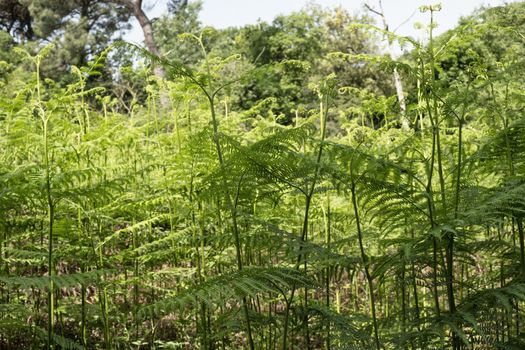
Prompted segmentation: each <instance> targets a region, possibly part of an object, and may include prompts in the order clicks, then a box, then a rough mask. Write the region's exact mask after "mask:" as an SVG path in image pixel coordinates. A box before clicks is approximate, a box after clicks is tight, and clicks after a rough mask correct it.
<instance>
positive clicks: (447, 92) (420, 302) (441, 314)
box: [0, 1, 525, 350]
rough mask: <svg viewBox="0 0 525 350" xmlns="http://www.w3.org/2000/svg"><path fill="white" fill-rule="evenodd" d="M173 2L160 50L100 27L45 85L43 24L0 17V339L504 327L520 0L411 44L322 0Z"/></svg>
mask: <svg viewBox="0 0 525 350" xmlns="http://www.w3.org/2000/svg"><path fill="white" fill-rule="evenodd" d="M9 4H10V5H13V3H9ZM9 4H8V5H9ZM42 4H43V3H41V2H34V3H31V6H32V7H30V8H37V7H38V6H42ZM71 4H72V3H69V2H65V3H63V4H61V5H63V6H58V5H57V8H56V11H55V12H53V11H52V12H53V13H48V17H46V18H43V17H42V18H40V17H39V18H35V22H34V23H35V27H34V29H35V33H44V30H48V31H49V33H51V34H50V35H51V36H53V35H54V34H52V33H53V30H59V29H56V28H55V29H53V28H54V27H55V26H56V25H58V24H57V23H58V22H59V18H62V17H61V16H64V15H67V14H70V13H71V12H67V11H71V9H72V8H73V7H68V6H73V5H71ZM3 5H5V4H3ZM172 5H173V6H175V7H174V8H175V9H177V10H176V11H175V13H174V14H171V15H170V16H168V17H164V18H162V19H160V20H159V21H157V22H156V24H155V27H156V30H157V31H158V32H157V33H158V34H159V37H158V38H160V41H159V43H161V50H160V52H161V55H156V54H154V53H152V52H150V51H147V50H145V49H142V48H140V47H137V46H133V45H129V44H124V43H119V44H115V45H114V46H112V47H110V48H109V49H107V50H104V51H102V52H101V53H99V54H98V55H94V56H92V58H93V60H92V61H91V62H89V63H87V64H84V65H81V66H78V67H77V66H72V68H71V71H70V75H69V77H68V82H67V83H64V84H60V83H57V82H55V81H53V80H52V79H51V78H49V77H48V75H47V73H46V68H45V67H46V65H47V63H46V62H47V61H46V60H47V59H53V57H54V56H53V55H54V54H56V53H57V51H55V50H54V48H53V47H51V46H50V47H46V48H44V49H43V50H42V51H41V52H40V53H39V54H38V55H36V56H33V55H31V54H30V53H29V52H28V51H24V50H22V49H21V48H20V47H14V42H13V40H11V39H10V38H8V37H7V36H5V35H4V36H3V37H2V38H0V45H1V46H2V47H4V48H6V50H5V51H2V52H1V53H0V55H1V56H0V62H2V63H0V79H1V80H0V81H1V83H0V90H1V94H0V212H1V213H2V215H0V301H1V303H0V347H1V348H13V347H15V346H18V347H24V348H55V349H58V348H64V349H82V348H86V349H95V348H104V349H121V348H124V349H130V348H137V349H149V348H152V349H153V348H158V349H165V348H175V349H177V348H185V349H197V348H199V349H216V348H223V349H241V348H251V349H276V348H284V349H289V348H290V349H292V348H293V349H307V348H310V349H316V348H325V349H327V350H329V349H374V348H375V349H378V350H379V349H385V350H386V349H451V350H459V349H520V348H523V324H524V322H523V319H524V316H525V314H524V312H523V310H524V309H523V305H524V303H525V285H524V278H525V238H524V237H525V233H524V229H523V218H524V217H525V215H524V213H525V211H524V208H525V203H524V200H523V198H525V196H524V195H525V185H524V184H525V181H524V179H523V176H524V175H525V168H524V166H525V156H524V154H525V139H524V136H523V135H525V133H524V125H525V124H524V119H523V115H522V114H523V113H522V111H523V108H524V102H525V99H523V93H522V91H523V88H524V81H523V78H522V77H523V74H521V73H523V70H524V69H523V68H524V64H523V58H522V55H521V51H520V50H521V46H520V45H519V44H518V43H522V41H519V40H522V37H521V36H520V35H519V33H520V32H521V27H520V26H521V25H522V24H523V23H521V20H520V17H518V16H516V17H514V16H513V13H518V14H519V13H521V12H520V11H521V8H522V6H521V5H522V4H512V5H508V7H501V8H499V9H492V10H486V11H482V12H479V13H477V14H475V17H473V18H471V20H470V21H469V22H468V23H467V22H465V23H464V25H462V26H460V27H458V28H457V29H456V30H454V31H451V32H449V33H446V34H444V35H443V36H441V37H439V38H432V40H429V42H428V44H426V45H423V44H420V43H418V42H416V41H414V40H412V39H410V38H403V37H398V36H396V35H394V34H391V33H385V32H384V31H381V30H376V29H374V28H373V26H371V25H370V24H369V23H368V22H369V20H368V19H367V18H354V17H353V16H350V15H349V14H348V13H346V12H345V11H344V10H342V9H335V10H333V11H332V10H330V11H328V10H322V9H320V8H318V7H315V6H312V7H309V8H307V9H306V10H304V11H301V12H298V13H295V14H292V15H290V16H281V17H279V18H277V19H276V20H275V21H273V22H272V23H270V24H268V23H261V24H260V25H258V26H247V27H244V28H240V29H235V28H231V29H228V30H225V31H215V30H212V29H210V28H208V29H204V30H201V28H200V27H199V24H198V21H197V14H198V10H199V6H200V5H199V4H198V3H196V4H195V3H193V4H192V3H190V4H184V2H178V1H174V2H172ZM28 6H29V5H28ZM100 6H102V3H101V5H100ZM104 6H105V5H104ZM104 6H102V7H100V8H98V9H99V10H102V9H104V8H106V7H104ZM177 6H181V7H177ZM106 9H107V8H106ZM3 10H4V8H3V7H0V19H3V18H4V17H2V16H3V14H4V12H2V11H3ZM426 10H427V12H429V15H433V14H434V12H435V11H437V10H438V8H437V7H427V8H426ZM47 11H51V9H48V10H47ZM512 11H514V12H512ZM43 12H45V11H43ZM72 20H73V19H72ZM472 20H476V21H477V22H472ZM17 21H22V22H16V27H13V30H15V31H20V30H27V27H24V23H23V18H19V19H17ZM465 21H466V20H465ZM354 22H362V24H360V25H351V24H352V23H354ZM24 28H26V29H24ZM46 28H47V29H46ZM37 29H38V30H37ZM183 30H184V31H188V33H187V34H185V35H182V36H180V37H179V36H175V35H172V33H173V32H172V31H183ZM374 30H375V33H376V34H373V33H374V32H373V31H374ZM68 31H69V29H68ZM69 32H70V33H73V32H74V31H73V30H71V31H69ZM55 33H56V32H55ZM383 34H386V35H387V37H388V38H389V39H391V40H399V41H402V42H410V43H411V44H413V46H414V49H413V52H412V54H411V55H410V56H407V57H404V58H403V60H402V62H398V61H394V60H392V58H390V57H389V56H383V55H380V54H378V53H380V51H378V47H377V46H376V45H377V44H375V40H376V39H377V38H379V37H380V36H381V35H383ZM489 34H490V35H492V37H497V38H498V39H497V40H498V43H491V42H489V41H487V40H486V35H489ZM35 35H37V34H35ZM38 35H40V34H38ZM175 39H176V41H175ZM179 40H182V43H183V45H182V46H178V43H179ZM102 42H103V40H101V41H100V44H102ZM500 44H501V45H500ZM59 47H60V45H59ZM59 50H60V49H59ZM110 50H115V54H121V53H125V55H124V57H122V59H121V62H123V66H122V67H120V68H119V69H120V72H121V75H120V76H119V77H118V79H117V80H116V81H115V85H114V86H113V87H112V86H110V85H107V84H98V83H97V80H96V79H98V77H100V76H101V75H102V76H103V75H104V74H105V71H106V69H108V68H107V65H108V56H110ZM89 56H90V55H89ZM139 56H140V57H143V59H142V61H141V60H137V59H136V57H139ZM46 57H47V58H46ZM90 57H91V56H90ZM65 61H66V62H67V63H68V65H72V64H73V63H75V62H74V60H73V59H72V58H71V57H70V58H67V59H66V60H65ZM78 62H79V61H78ZM150 66H156V67H162V68H163V69H164V72H165V73H166V75H165V79H159V78H158V77H155V78H152V77H151V76H150V71H149V68H150ZM394 69H395V70H396V71H398V72H400V73H401V74H403V77H404V78H405V79H406V81H408V82H409V87H408V90H407V91H406V92H407V95H408V97H409V98H408V102H409V105H408V108H407V118H409V120H410V121H411V123H410V124H411V125H410V126H411V127H410V128H409V129H408V130H405V129H401V123H400V115H399V112H398V108H397V106H396V104H397V99H396V96H393V91H392V87H391V84H390V82H389V80H391V79H390V74H392V72H393V71H394Z"/></svg>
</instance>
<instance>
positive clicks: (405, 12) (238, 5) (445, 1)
mask: <svg viewBox="0 0 525 350" xmlns="http://www.w3.org/2000/svg"><path fill="white" fill-rule="evenodd" d="M190 1H191V0H190ZM310 2H312V1H311V0H204V1H203V8H202V11H201V13H200V20H201V22H202V23H203V25H204V26H212V27H215V28H226V27H229V26H234V27H239V26H243V25H245V24H253V23H257V21H258V20H259V19H260V20H263V21H267V22H271V21H272V20H273V18H275V16H277V15H279V14H289V13H291V12H293V11H297V10H300V9H301V8H303V7H305V6H306V5H307V4H308V3H310ZM313 2H314V3H316V4H319V5H321V6H323V7H327V8H333V7H336V6H339V5H341V6H342V7H343V8H345V9H347V10H348V11H349V12H350V13H356V12H358V11H363V9H364V8H363V3H364V1H363V0H316V1H313ZM367 2H368V4H370V5H372V7H377V4H378V0H367ZM505 2H507V3H508V2H512V0H511V1H508V0H507V1H504V0H441V1H439V0H434V1H432V0H430V1H428V0H383V9H384V12H385V14H386V17H387V21H388V22H389V26H390V29H394V28H396V27H398V26H399V25H401V24H402V23H403V22H405V21H406V20H407V19H408V18H410V19H409V21H408V22H407V23H405V24H404V25H402V26H401V27H400V28H399V29H398V30H397V33H398V34H401V35H409V36H412V37H415V38H420V37H421V35H422V33H421V32H420V31H419V30H417V29H415V28H414V23H416V22H421V23H428V16H429V15H428V13H420V11H419V10H418V8H419V7H420V6H422V5H430V4H436V3H441V5H442V8H443V9H442V10H441V12H439V13H437V14H436V17H435V20H436V22H437V23H438V28H437V29H436V30H435V32H436V34H439V33H442V32H444V31H446V30H448V29H451V28H453V27H454V26H455V25H456V24H457V22H458V20H459V18H460V17H461V16H466V15H469V14H470V13H472V11H474V10H475V9H477V8H479V7H480V6H482V5H485V6H497V5H502V4H504V3H505ZM166 3H167V0H146V1H145V4H146V7H145V8H146V10H147V14H148V16H149V17H150V19H152V18H155V17H160V16H161V15H163V14H164V13H166V11H167V6H166ZM411 15H413V16H412V17H410V16H411ZM132 23H133V29H132V30H131V32H129V33H127V34H126V35H125V36H124V39H125V40H128V41H132V42H135V43H142V41H143V36H142V31H141V30H140V28H139V26H138V23H137V22H136V21H134V22H132ZM378 23H379V22H378Z"/></svg>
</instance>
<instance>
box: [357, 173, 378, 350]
mask: <svg viewBox="0 0 525 350" xmlns="http://www.w3.org/2000/svg"><path fill="white" fill-rule="evenodd" d="M355 187H356V186H355V181H354V179H352V183H351V187H350V191H351V194H352V207H353V210H354V216H355V222H356V229H357V240H358V242H359V251H360V253H361V261H362V263H363V269H364V271H365V277H366V281H367V283H368V290H369V295H370V298H369V302H370V310H371V313H372V326H373V327H374V341H375V345H376V350H380V349H381V343H380V342H379V329H378V325H377V315H376V300H375V295H374V281H373V278H372V275H371V274H370V269H369V263H370V261H369V257H368V256H367V255H366V253H365V248H364V244H363V231H362V229H361V220H360V216H359V209H358V206H357V195H356V188H355Z"/></svg>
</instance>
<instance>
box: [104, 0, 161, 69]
mask: <svg viewBox="0 0 525 350" xmlns="http://www.w3.org/2000/svg"><path fill="white" fill-rule="evenodd" d="M113 2H115V3H117V4H121V5H124V6H125V7H127V8H128V9H129V10H130V11H132V12H133V16H135V18H136V19H137V21H138V22H139V24H140V27H141V28H142V32H143V33H144V43H145V44H146V48H147V49H148V51H149V52H151V53H152V54H154V55H157V56H158V55H159V49H158V48H157V44H156V43H155V37H154V36H153V26H152V25H151V21H150V19H149V18H148V16H147V15H146V13H145V12H144V10H143V9H142V0H113ZM153 73H154V74H155V75H156V76H157V77H159V78H164V77H165V75H166V73H165V72H164V69H163V68H162V66H158V65H156V66H155V67H154V68H153Z"/></svg>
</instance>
